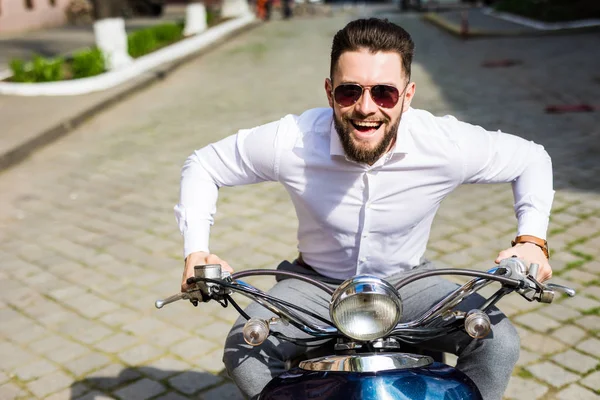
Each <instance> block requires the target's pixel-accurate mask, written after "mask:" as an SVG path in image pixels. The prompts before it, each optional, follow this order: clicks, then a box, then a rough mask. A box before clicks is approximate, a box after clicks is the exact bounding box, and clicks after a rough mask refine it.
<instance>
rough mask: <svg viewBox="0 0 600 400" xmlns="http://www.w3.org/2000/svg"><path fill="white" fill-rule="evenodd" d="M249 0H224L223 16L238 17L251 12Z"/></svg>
mask: <svg viewBox="0 0 600 400" xmlns="http://www.w3.org/2000/svg"><path fill="white" fill-rule="evenodd" d="M250 13H251V11H250V6H249V5H248V0H223V6H222V7H221V18H236V17H243V16H244V15H248V14H250Z"/></svg>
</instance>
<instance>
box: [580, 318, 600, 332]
mask: <svg viewBox="0 0 600 400" xmlns="http://www.w3.org/2000/svg"><path fill="white" fill-rule="evenodd" d="M575 322H576V323H577V325H579V326H581V327H582V328H584V329H587V330H588V331H600V317H599V316H598V315H586V316H585V317H581V318H578V319H577V320H576V321H575Z"/></svg>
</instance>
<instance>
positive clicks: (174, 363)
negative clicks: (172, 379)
mask: <svg viewBox="0 0 600 400" xmlns="http://www.w3.org/2000/svg"><path fill="white" fill-rule="evenodd" d="M190 369H192V366H191V365H190V364H188V363H186V362H183V361H181V360H177V359H175V358H172V357H162V358H160V359H159V360H156V361H153V362H152V363H151V364H150V365H147V366H143V367H139V368H138V370H139V371H140V372H141V373H143V374H145V375H148V376H149V377H150V378H153V379H155V380H157V381H160V380H163V379H165V378H168V377H169V376H172V375H175V374H179V373H181V372H183V371H187V370H190Z"/></svg>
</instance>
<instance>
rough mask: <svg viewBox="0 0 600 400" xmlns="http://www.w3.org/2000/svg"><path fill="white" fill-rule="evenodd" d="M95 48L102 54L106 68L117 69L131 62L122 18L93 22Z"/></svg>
mask: <svg viewBox="0 0 600 400" xmlns="http://www.w3.org/2000/svg"><path fill="white" fill-rule="evenodd" d="M94 34H95V36H96V46H98V48H99V49H100V50H101V51H102V53H103V54H104V60H105V62H106V68H107V69H109V70H113V69H119V68H121V67H123V66H125V65H127V64H129V63H131V61H132V60H133V59H132V58H131V56H130V55H129V53H128V52H127V32H125V21H124V20H123V18H105V19H100V20H98V21H96V22H94Z"/></svg>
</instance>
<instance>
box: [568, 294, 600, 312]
mask: <svg viewBox="0 0 600 400" xmlns="http://www.w3.org/2000/svg"><path fill="white" fill-rule="evenodd" d="M564 305H565V306H567V307H571V308H575V309H577V310H579V311H589V310H593V309H596V308H600V301H598V300H594V299H591V298H589V297H585V296H575V297H573V298H571V299H568V300H566V301H565V302H564Z"/></svg>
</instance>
